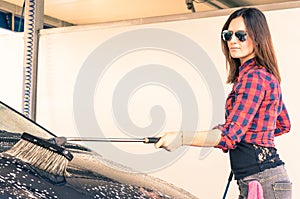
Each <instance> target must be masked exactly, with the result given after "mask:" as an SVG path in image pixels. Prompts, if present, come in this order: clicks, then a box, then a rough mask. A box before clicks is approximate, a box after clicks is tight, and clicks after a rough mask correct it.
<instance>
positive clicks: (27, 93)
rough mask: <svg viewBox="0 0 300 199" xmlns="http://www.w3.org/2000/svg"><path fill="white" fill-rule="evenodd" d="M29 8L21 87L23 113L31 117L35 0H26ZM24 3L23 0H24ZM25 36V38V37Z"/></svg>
mask: <svg viewBox="0 0 300 199" xmlns="http://www.w3.org/2000/svg"><path fill="white" fill-rule="evenodd" d="M27 2H28V3H29V5H28V7H29V10H28V12H27V16H26V17H27V29H26V30H25V29H24V33H25V31H26V34H24V39H25V41H26V43H25V58H24V60H25V61H24V62H25V63H24V65H25V66H24V77H23V78H24V87H23V89H24V90H23V114H24V115H25V116H26V117H28V118H32V117H33V116H32V112H31V110H32V107H31V103H32V82H33V75H32V72H33V54H34V31H35V24H34V17H35V12H34V11H35V0H29V1H27ZM24 5H25V0H24ZM25 37H26V38H25Z"/></svg>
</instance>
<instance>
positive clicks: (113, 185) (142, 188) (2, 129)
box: [0, 102, 196, 199]
mask: <svg viewBox="0 0 300 199" xmlns="http://www.w3.org/2000/svg"><path fill="white" fill-rule="evenodd" d="M23 132H27V133H30V134H32V135H34V136H37V137H39V138H42V139H45V140H48V139H51V138H53V135H54V134H52V133H51V132H49V131H48V130H47V129H45V128H44V127H42V126H40V125H39V124H37V123H35V122H33V121H31V120H30V119H28V118H26V117H24V116H23V115H22V114H20V113H19V112H17V111H15V110H14V109H12V108H11V107H9V106H7V105H6V104H4V103H2V102H0V152H1V153H0V198H11V199H13V198H32V199H35V198H36V199H41V198H45V199H51V198H55V199H58V198H63V199H69V198H70V199H77V198H78V199H84V198H112V199H118V198H120V199H121V198H123V199H126V198H128V199H129V198H130V199H134V198H142V199H143V198H144V199H148V198H155V199H158V198H161V199H169V198H177V199H183V198H189V199H193V198H196V197H195V196H193V195H192V194H190V193H188V192H187V191H185V190H183V189H181V188H178V187H175V186H174V185H172V184H170V183H168V182H165V181H163V180H161V179H158V178H154V177H152V176H150V175H148V174H145V173H139V172H136V171H133V170H132V169H130V168H128V167H125V166H123V165H120V164H117V163H116V162H112V161H109V160H107V159H104V158H103V157H101V155H100V154H97V153H95V152H93V151H92V150H90V149H89V148H86V147H84V146H81V145H78V144H70V143H66V144H65V145H64V148H65V149H66V150H68V151H70V152H71V154H72V155H73V156H74V158H73V159H72V161H70V162H69V163H68V166H67V170H66V171H67V175H63V176H60V175H55V174H51V173H48V172H45V171H44V170H42V169H40V168H37V167H35V166H32V165H31V164H28V163H26V162H24V161H22V159H18V158H16V157H14V156H12V155H9V154H7V153H6V151H7V150H9V149H11V148H12V147H13V146H15V144H16V143H17V142H19V141H20V140H21V135H22V134H23ZM34 153H39V151H34ZM39 155H42V154H39Z"/></svg>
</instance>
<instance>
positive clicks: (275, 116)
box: [216, 59, 290, 151]
mask: <svg viewBox="0 0 300 199" xmlns="http://www.w3.org/2000/svg"><path fill="white" fill-rule="evenodd" d="M225 120H226V122H225V124H223V125H219V126H217V127H216V128H218V129H220V130H221V131H222V137H221V140H220V142H219V144H218V145H217V146H216V147H218V148H221V149H223V151H227V150H228V149H234V148H235V147H236V144H237V143H239V142H241V141H244V142H247V143H253V144H257V145H261V146H266V147H274V137H275V136H279V135H281V134H283V133H287V132H289V130H290V120H289V116H288V112H287V110H286V107H285V105H284V103H283V101H282V94H281V89H280V84H279V82H278V80H277V79H276V77H275V76H274V75H272V74H271V73H269V72H268V71H267V70H266V68H265V67H262V66H258V65H257V64H256V62H255V59H250V60H248V61H247V62H245V63H244V64H243V65H242V66H240V68H239V77H238V79H237V81H236V82H235V83H234V85H233V88H232V91H231V92H230V94H229V95H228V98H227V100H226V114H225Z"/></svg>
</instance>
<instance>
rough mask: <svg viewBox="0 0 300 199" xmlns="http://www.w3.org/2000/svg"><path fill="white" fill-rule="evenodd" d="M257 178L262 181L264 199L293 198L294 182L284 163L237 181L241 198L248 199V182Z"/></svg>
mask: <svg viewBox="0 0 300 199" xmlns="http://www.w3.org/2000/svg"><path fill="white" fill-rule="evenodd" d="M253 180H257V181H258V182H260V184H261V186H262V189H263V194H264V199H291V198H292V183H291V182H290V180H289V178H288V175H287V172H286V170H285V168H284V166H283V165H281V166H278V167H276V168H271V169H266V170H264V171H262V172H259V173H256V174H253V175H250V176H247V177H245V178H243V179H240V180H238V181H237V183H238V186H239V189H240V195H239V199H247V196H248V183H249V182H250V181H253Z"/></svg>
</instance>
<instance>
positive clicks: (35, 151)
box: [5, 139, 69, 176]
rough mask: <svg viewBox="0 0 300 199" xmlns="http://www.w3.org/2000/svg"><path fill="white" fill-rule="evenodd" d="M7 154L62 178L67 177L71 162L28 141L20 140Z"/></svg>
mask: <svg viewBox="0 0 300 199" xmlns="http://www.w3.org/2000/svg"><path fill="white" fill-rule="evenodd" d="M5 153H7V154H9V155H11V156H13V157H15V158H17V159H19V160H22V161H23V162H26V163H28V164H30V165H32V166H34V167H37V168H39V169H41V170H43V171H45V172H48V173H51V174H54V175H60V176H66V175H67V171H66V169H67V166H68V162H69V161H68V160H67V159H66V157H64V156H63V155H60V154H58V153H55V152H53V151H51V150H50V149H47V148H43V147H41V146H38V145H36V144H34V143H31V142H29V141H27V140H22V139H21V140H19V141H18V142H17V143H16V144H15V145H14V146H13V147H12V148H10V149H9V150H7V151H6V152H5Z"/></svg>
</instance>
